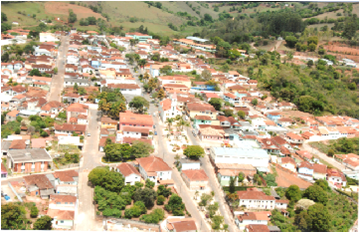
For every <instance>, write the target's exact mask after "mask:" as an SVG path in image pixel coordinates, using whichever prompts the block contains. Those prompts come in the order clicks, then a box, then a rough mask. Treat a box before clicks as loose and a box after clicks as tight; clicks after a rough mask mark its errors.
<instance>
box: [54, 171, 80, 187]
mask: <svg viewBox="0 0 360 233" xmlns="http://www.w3.org/2000/svg"><path fill="white" fill-rule="evenodd" d="M53 175H54V177H55V184H56V185H59V184H70V185H77V184H78V181H79V173H78V172H77V171H75V170H67V171H56V172H54V174H53Z"/></svg>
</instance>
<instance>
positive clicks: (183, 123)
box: [179, 118, 190, 131]
mask: <svg viewBox="0 0 360 233" xmlns="http://www.w3.org/2000/svg"><path fill="white" fill-rule="evenodd" d="M179 124H180V128H181V131H183V130H184V126H185V127H190V123H189V122H187V121H185V120H184V119H183V118H181V119H180V120H179Z"/></svg>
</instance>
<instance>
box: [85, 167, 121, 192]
mask: <svg viewBox="0 0 360 233" xmlns="http://www.w3.org/2000/svg"><path fill="white" fill-rule="evenodd" d="M88 179H89V181H90V182H91V183H92V184H93V185H94V186H100V187H103V188H104V189H106V190H109V191H111V192H120V191H121V189H122V188H123V187H124V177H123V176H122V175H121V174H120V173H118V172H115V171H109V168H108V167H96V168H94V169H93V170H91V172H90V173H89V175H88Z"/></svg>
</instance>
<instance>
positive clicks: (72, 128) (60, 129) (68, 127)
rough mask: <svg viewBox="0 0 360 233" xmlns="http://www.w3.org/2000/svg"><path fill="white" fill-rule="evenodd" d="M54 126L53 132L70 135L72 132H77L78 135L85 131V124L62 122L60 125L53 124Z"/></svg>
mask: <svg viewBox="0 0 360 233" xmlns="http://www.w3.org/2000/svg"><path fill="white" fill-rule="evenodd" d="M54 128H55V134H61V135H64V134H65V135H70V134H73V133H77V134H79V135H84V134H85V131H86V125H74V124H68V123H64V124H62V125H58V124H56V123H55V124H54Z"/></svg>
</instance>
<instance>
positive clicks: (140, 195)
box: [133, 188, 157, 209]
mask: <svg viewBox="0 0 360 233" xmlns="http://www.w3.org/2000/svg"><path fill="white" fill-rule="evenodd" d="M156 197H157V194H156V192H155V191H154V190H153V189H150V188H144V189H138V190H136V191H135V193H134V197H133V198H134V201H142V202H143V203H144V204H145V206H146V208H148V209H150V208H152V207H153V206H154V202H155V200H156Z"/></svg>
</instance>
